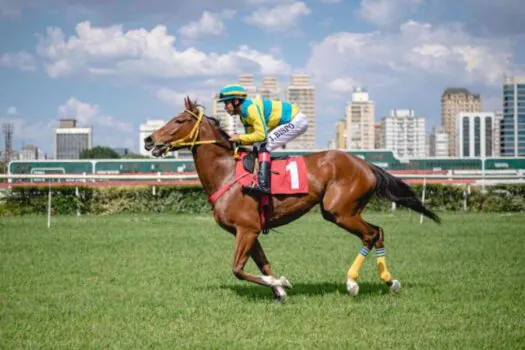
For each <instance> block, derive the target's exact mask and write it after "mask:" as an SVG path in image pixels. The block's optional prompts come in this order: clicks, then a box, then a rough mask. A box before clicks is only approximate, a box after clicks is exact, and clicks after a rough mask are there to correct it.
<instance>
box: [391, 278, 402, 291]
mask: <svg viewBox="0 0 525 350" xmlns="http://www.w3.org/2000/svg"><path fill="white" fill-rule="evenodd" d="M390 290H391V291H392V292H394V293H399V291H401V283H399V281H398V280H392V284H391V285H390Z"/></svg>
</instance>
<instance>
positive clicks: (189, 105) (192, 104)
mask: <svg viewBox="0 0 525 350" xmlns="http://www.w3.org/2000/svg"><path fill="white" fill-rule="evenodd" d="M187 99H188V109H189V110H190V111H192V112H195V104H194V103H193V101H192V100H191V98H190V97H189V96H187Z"/></svg>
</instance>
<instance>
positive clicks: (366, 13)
mask: <svg viewBox="0 0 525 350" xmlns="http://www.w3.org/2000/svg"><path fill="white" fill-rule="evenodd" d="M422 2H423V1H422V0H361V3H360V5H359V9H358V10H357V12H358V14H359V15H360V16H361V17H362V18H363V19H365V20H367V21H368V22H371V23H374V24H377V25H380V26H385V25H389V24H397V23H399V21H401V20H404V19H406V18H408V17H409V16H410V15H411V14H413V13H414V12H415V11H417V9H418V8H419V6H420V5H421V4H422Z"/></svg>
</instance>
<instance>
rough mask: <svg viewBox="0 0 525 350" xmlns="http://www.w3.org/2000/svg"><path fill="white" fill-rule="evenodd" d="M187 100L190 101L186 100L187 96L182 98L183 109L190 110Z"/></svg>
mask: <svg viewBox="0 0 525 350" xmlns="http://www.w3.org/2000/svg"><path fill="white" fill-rule="evenodd" d="M189 100H190V99H189V98H188V96H186V97H184V107H185V108H186V109H190V106H189Z"/></svg>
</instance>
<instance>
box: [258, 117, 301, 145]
mask: <svg viewBox="0 0 525 350" xmlns="http://www.w3.org/2000/svg"><path fill="white" fill-rule="evenodd" d="M306 129H308V118H306V116H305V115H304V114H303V113H301V112H299V113H297V114H296V115H295V117H294V118H293V119H292V121H291V122H289V123H287V124H283V125H279V126H278V127H276V128H275V129H273V130H272V131H270V132H269V133H268V138H267V141H266V149H267V150H268V151H270V152H271V151H273V150H274V149H276V148H279V147H282V146H284V145H285V144H287V143H288V142H290V141H292V140H293V139H295V138H296V137H297V136H300V135H302V134H303V133H304V132H305V131H306Z"/></svg>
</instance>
